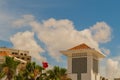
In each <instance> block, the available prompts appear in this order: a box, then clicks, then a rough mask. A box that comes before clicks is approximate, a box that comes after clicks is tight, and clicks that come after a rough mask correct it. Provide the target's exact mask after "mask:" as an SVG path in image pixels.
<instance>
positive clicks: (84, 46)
mask: <svg viewBox="0 0 120 80" xmlns="http://www.w3.org/2000/svg"><path fill="white" fill-rule="evenodd" d="M79 49H91V48H90V47H89V46H88V45H86V44H85V43H82V44H80V45H78V46H75V47H73V48H70V49H68V50H79Z"/></svg>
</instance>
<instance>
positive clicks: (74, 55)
mask: <svg viewBox="0 0 120 80" xmlns="http://www.w3.org/2000/svg"><path fill="white" fill-rule="evenodd" d="M61 53H62V54H64V55H65V56H67V61H68V76H69V77H70V78H71V79H72V80H100V75H99V59H100V58H104V57H105V55H104V54H102V53H100V52H98V51H96V50H95V49H94V48H91V47H89V46H88V45H86V44H84V43H83V44H80V45H78V46H75V47H73V48H71V49H68V50H65V51H61Z"/></svg>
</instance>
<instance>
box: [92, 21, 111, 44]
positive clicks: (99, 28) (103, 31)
mask: <svg viewBox="0 0 120 80" xmlns="http://www.w3.org/2000/svg"><path fill="white" fill-rule="evenodd" d="M90 30H91V32H92V35H93V39H95V40H96V41H97V42H99V43H106V42H108V41H110V40H111V28H110V26H109V25H108V24H106V23H105V22H97V23H96V24H95V25H93V26H92V27H91V28H90Z"/></svg>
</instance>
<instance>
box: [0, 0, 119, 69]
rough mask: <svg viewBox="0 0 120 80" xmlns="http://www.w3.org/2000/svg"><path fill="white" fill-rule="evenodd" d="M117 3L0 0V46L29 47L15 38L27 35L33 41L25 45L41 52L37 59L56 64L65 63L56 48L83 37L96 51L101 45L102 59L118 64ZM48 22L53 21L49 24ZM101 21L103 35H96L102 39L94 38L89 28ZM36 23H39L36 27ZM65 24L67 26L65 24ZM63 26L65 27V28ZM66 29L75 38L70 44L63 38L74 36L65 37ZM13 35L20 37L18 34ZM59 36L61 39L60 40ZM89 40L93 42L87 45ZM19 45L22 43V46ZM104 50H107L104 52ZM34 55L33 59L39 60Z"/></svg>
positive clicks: (89, 0) (83, 40) (69, 0)
mask: <svg viewBox="0 0 120 80" xmlns="http://www.w3.org/2000/svg"><path fill="white" fill-rule="evenodd" d="M119 4H120V1H119V0H109V1H108V0H1V1H0V28H1V29H0V34H1V35H0V44H1V46H7V47H13V48H20V49H23V48H24V49H28V50H29V49H30V48H29V47H26V46H27V45H28V44H27V43H26V46H24V45H20V44H18V42H17V41H16V39H23V38H24V39H30V40H29V42H33V44H34V45H33V44H30V43H29V46H32V47H34V48H35V49H33V50H32V52H35V51H37V52H36V53H40V55H41V56H42V57H37V59H39V58H40V59H42V60H47V61H48V62H49V63H50V64H51V65H60V66H63V67H66V57H65V56H63V55H60V53H58V52H59V50H61V49H64V48H65V49H67V48H71V47H74V45H77V44H79V43H82V42H86V41H87V43H88V41H89V39H90V40H91V43H88V44H89V45H90V46H92V47H95V48H97V49H98V50H100V51H102V50H103V48H104V50H103V53H104V54H106V55H107V58H106V59H105V60H104V62H109V61H110V62H111V63H112V64H113V65H114V64H115V65H116V67H118V66H119V64H120V61H119V56H120V54H119V53H120V44H119V40H120V37H119V34H120V27H119V25H120V22H119V21H120V9H119V7H120V5H119ZM51 22H53V23H54V24H50V23H51ZM97 23H100V24H97ZM63 24H64V26H66V27H65V28H64V27H63V28H60V26H61V25H63ZM101 24H104V25H105V26H107V28H106V29H105V31H106V30H107V31H108V32H107V31H106V33H105V35H106V36H105V37H104V36H100V37H101V38H100V40H103V41H102V42H101V41H98V40H96V38H95V39H94V37H95V35H94V36H93V35H92V34H91V33H90V32H89V31H93V32H94V31H95V29H92V28H93V27H94V26H99V25H101ZM36 25H39V26H42V27H40V28H38V27H36ZM46 25H51V26H57V27H59V28H57V29H56V27H51V28H55V29H56V30H53V29H50V28H44V27H45V26H46ZM67 25H68V26H71V27H70V28H68V27H67ZM49 27H50V26H49ZM66 28H67V29H68V31H67V30H65V29H66ZM38 29H39V30H38ZM61 29H62V31H63V30H65V31H64V32H66V33H64V32H62V31H60V30H61ZM52 31H53V32H52ZM56 31H57V32H56ZM59 31H60V32H61V33H60V32H59ZM69 31H71V32H69ZM82 31H83V33H82ZM98 31H99V30H98ZM109 31H110V33H109ZM67 32H68V33H67ZM79 32H80V34H79V35H80V36H74V34H76V33H79ZM62 33H63V35H64V34H65V36H64V37H62V36H61V35H62ZM69 33H71V34H70V35H73V36H74V37H75V38H76V42H74V41H73V43H72V44H70V42H72V41H68V42H66V41H67V40H75V39H71V37H70V36H69V37H66V36H67V35H68V34H69ZM72 33H73V34H72ZM102 33H104V32H102ZM102 33H101V34H102ZM48 34H49V35H48ZM54 34H56V35H58V36H60V37H58V36H56V35H54ZM81 34H84V35H81ZM89 34H91V35H92V36H93V37H90V36H91V35H89ZM16 35H18V36H21V37H20V38H18V37H17V36H16ZM25 35H26V36H27V37H26V36H25ZM43 35H45V36H43ZM49 36H51V37H49ZM83 36H85V37H87V38H88V40H86V39H87V38H85V39H82V38H83ZM98 36H99V35H98ZM47 37H48V38H47ZM102 37H103V38H102ZM51 38H53V39H51ZM58 38H60V39H58ZM61 38H62V39H63V40H61ZM64 38H66V39H64ZM77 39H80V41H81V42H79V40H77ZM56 40H57V41H56ZM22 41H23V40H20V42H21V44H25V43H22ZM64 41H65V42H64ZM25 42H27V41H25ZM54 42H55V43H54ZM57 42H58V43H61V45H60V44H57ZM63 43H66V45H67V44H68V46H66V45H65V44H63ZM92 43H95V44H94V45H91V44H92ZM69 44H70V45H69ZM53 45H54V46H53ZM22 46H24V47H23V48H22ZM50 46H51V47H50ZM106 51H107V53H105V52H106ZM41 53H42V54H41ZM55 53H56V54H55ZM32 56H34V58H36V56H39V55H38V54H36V56H35V55H32ZM56 56H58V57H57V58H61V59H62V61H61V59H59V60H56V58H55V57H56ZM43 57H44V58H43ZM37 59H36V61H37V62H39V60H37ZM61 63H62V64H61ZM103 64H104V63H103ZM103 68H105V67H103ZM115 69H116V68H115Z"/></svg>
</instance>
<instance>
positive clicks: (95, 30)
mask: <svg viewBox="0 0 120 80" xmlns="http://www.w3.org/2000/svg"><path fill="white" fill-rule="evenodd" d="M30 19H31V18H30ZM21 20H22V21H23V22H21V21H20V22H21V23H20V24H19V25H24V24H27V25H29V26H31V27H32V29H33V31H34V32H36V33H37V35H38V38H39V40H40V41H42V42H43V43H44V44H45V45H46V48H47V51H48V54H49V55H50V56H51V57H53V58H54V59H56V60H57V61H59V60H60V58H61V54H60V53H59V51H60V50H66V49H69V48H71V47H74V46H76V45H78V44H81V43H86V44H87V45H89V46H90V47H92V48H95V49H96V50H98V51H100V48H99V43H106V42H108V41H110V35H111V29H110V26H108V25H107V23H105V22H98V23H96V24H95V25H93V26H92V27H90V28H88V29H84V30H81V31H78V30H76V29H75V28H74V27H75V26H74V24H73V22H72V21H70V20H68V19H61V20H56V19H54V18H50V19H48V20H44V21H42V22H38V21H36V20H35V18H34V17H33V16H32V20H28V18H27V19H26V18H25V15H24V17H23V18H22V19H21ZM18 23H19V20H18ZM16 26H17V25H16ZM103 33H104V35H103ZM98 36H99V37H98Z"/></svg>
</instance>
